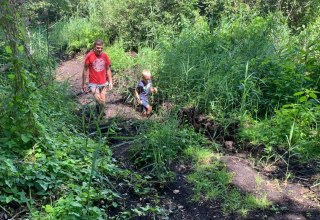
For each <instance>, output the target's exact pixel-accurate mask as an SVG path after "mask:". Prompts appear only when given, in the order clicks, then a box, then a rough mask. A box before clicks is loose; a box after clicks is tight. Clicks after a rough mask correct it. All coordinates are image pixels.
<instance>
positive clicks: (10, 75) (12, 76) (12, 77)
mask: <svg viewBox="0 0 320 220" xmlns="http://www.w3.org/2000/svg"><path fill="white" fill-rule="evenodd" d="M8 78H9V79H14V78H16V76H15V75H14V74H9V75H8Z"/></svg>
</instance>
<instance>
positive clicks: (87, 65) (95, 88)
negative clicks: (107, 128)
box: [82, 40, 113, 116]
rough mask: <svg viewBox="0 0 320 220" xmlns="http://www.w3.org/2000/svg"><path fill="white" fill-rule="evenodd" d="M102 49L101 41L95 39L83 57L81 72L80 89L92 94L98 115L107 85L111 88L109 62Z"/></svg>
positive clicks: (102, 107) (103, 101)
mask: <svg viewBox="0 0 320 220" xmlns="http://www.w3.org/2000/svg"><path fill="white" fill-rule="evenodd" d="M102 49H103V41H102V40H96V41H95V42H94V45H93V50H92V51H90V52H89V53H88V54H87V55H86V57H85V61H84V68H83V73H82V89H83V91H84V92H88V91H90V92H91V93H92V94H93V96H94V98H95V100H96V108H97V113H98V114H99V116H101V115H102V114H103V113H104V108H105V103H106V91H107V86H108V88H109V90H112V88H113V84H112V73H111V69H110V65H111V62H110V59H109V57H108V55H107V54H106V53H104V52H103V51H102ZM88 70H89V71H88ZM88 76H89V77H88Z"/></svg>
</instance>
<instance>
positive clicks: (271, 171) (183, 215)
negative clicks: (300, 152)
mask: <svg viewBox="0 0 320 220" xmlns="http://www.w3.org/2000/svg"><path fill="white" fill-rule="evenodd" d="M82 69H83V56H77V57H76V58H73V59H71V60H67V61H64V62H61V64H60V65H59V67H58V68H57V71H56V79H57V80H58V81H68V82H69V83H70V87H71V90H72V91H73V93H74V94H75V97H76V99H77V101H78V102H79V104H80V106H81V105H82V106H83V105H86V104H88V103H89V104H90V102H92V101H93V100H92V97H91V95H90V94H83V93H82V91H81V81H82V78H81V77H82ZM114 81H115V85H114V86H115V89H114V90H113V91H108V95H107V105H106V106H107V107H106V109H105V114H106V116H105V118H104V119H105V121H106V123H108V121H110V120H112V119H113V118H115V117H117V118H120V119H122V120H123V121H124V122H123V123H122V124H123V127H126V124H130V123H131V124H132V123H139V121H141V120H152V118H150V119H146V118H144V117H142V116H141V114H140V113H139V112H138V111H136V110H135V109H134V108H133V106H132V105H129V104H128V103H124V102H123V97H122V95H120V93H119V91H121V89H122V88H121V86H122V85H121V83H119V82H117V76H116V75H115V76H114ZM155 117H156V116H155ZM200 121H201V120H200ZM200 123H201V122H200ZM120 126H121V125H120ZM198 126H201V124H198ZM128 132H131V131H130V130H128ZM219 141H220V143H221V145H222V146H224V147H225V148H226V151H225V154H224V156H223V157H222V158H221V161H223V162H224V163H225V164H226V167H227V168H228V170H229V171H230V172H232V173H233V174H234V177H233V181H232V184H233V185H234V186H235V187H237V188H239V189H241V190H242V191H243V192H249V193H253V194H255V195H267V198H268V199H269V200H270V201H272V202H273V204H274V205H273V208H271V209H269V210H257V211H252V212H250V213H249V215H248V216H247V217H246V218H243V217H241V216H239V215H236V214H235V215H231V216H224V215H223V213H222V211H221V207H220V205H219V201H202V202H199V203H195V202H191V201H190V197H191V195H192V186H191V185H190V184H188V183H187V181H186V174H187V173H188V172H190V170H191V169H192V165H190V164H175V166H173V168H172V169H173V171H175V173H176V178H175V180H174V181H173V182H171V183H170V184H167V185H166V186H165V187H162V188H159V189H157V190H158V194H159V195H160V204H162V206H163V207H164V208H166V209H168V210H171V213H170V215H169V219H177V220H178V219H179V220H180V219H188V220H189V219H190V220H193V219H199V220H206V219H300V220H302V219H320V186H314V184H312V183H314V182H315V180H318V179H319V178H320V174H319V173H318V172H317V171H318V170H319V169H320V168H319V167H320V163H319V162H318V163H316V162H315V163H314V164H305V165H301V164H297V165H294V164H293V166H292V167H291V169H292V170H291V171H292V172H293V173H294V174H295V177H294V178H293V179H290V180H289V181H287V182H284V181H283V179H284V166H283V164H282V163H275V164H272V165H269V166H262V165H257V164H255V163H254V161H253V160H252V158H251V159H250V157H252V155H253V153H256V151H259V146H251V145H250V144H246V143H241V145H242V147H241V149H238V150H236V151H235V150H234V148H235V145H237V146H239V143H237V141H236V140H234V139H231V140H229V139H220V140H219ZM111 148H112V149H113V153H114V156H115V157H116V158H117V160H118V162H119V165H121V166H123V167H126V168H130V166H131V165H130V163H128V158H127V157H126V155H127V153H126V152H127V151H128V149H129V148H130V144H128V143H125V142H124V143H123V144H121V143H119V142H117V143H116V144H115V146H113V147H111ZM181 167H184V168H183V169H181ZM257 180H259V181H257ZM136 199H137V198H132V201H131V202H132V203H135V202H137V201H136ZM140 199H141V198H140ZM141 219H144V218H141ZM145 219H148V218H145Z"/></svg>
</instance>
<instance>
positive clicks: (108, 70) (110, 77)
mask: <svg viewBox="0 0 320 220" xmlns="http://www.w3.org/2000/svg"><path fill="white" fill-rule="evenodd" d="M107 78H108V82H109V90H112V89H113V81H112V73H111V68H110V66H108V67H107Z"/></svg>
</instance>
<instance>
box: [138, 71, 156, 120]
mask: <svg viewBox="0 0 320 220" xmlns="http://www.w3.org/2000/svg"><path fill="white" fill-rule="evenodd" d="M149 92H157V88H155V87H153V86H152V81H151V73H150V70H148V69H145V70H143V71H142V80H141V81H140V82H139V83H138V85H137V88H136V90H135V95H136V98H137V99H138V100H139V102H140V104H141V105H142V107H143V110H144V111H143V112H144V115H146V116H149V115H150V114H151V112H152V106H151V105H150V104H149V100H148V96H149Z"/></svg>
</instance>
